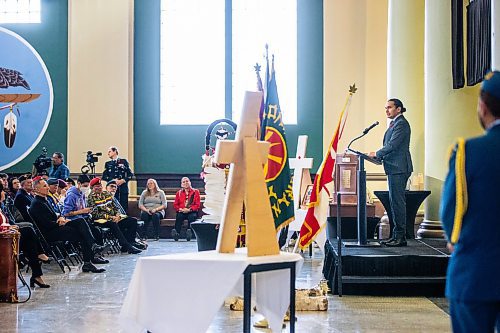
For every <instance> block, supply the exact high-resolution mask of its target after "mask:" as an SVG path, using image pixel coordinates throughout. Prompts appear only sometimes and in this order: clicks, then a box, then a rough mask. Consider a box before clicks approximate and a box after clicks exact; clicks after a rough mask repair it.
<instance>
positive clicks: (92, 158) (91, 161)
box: [80, 150, 102, 175]
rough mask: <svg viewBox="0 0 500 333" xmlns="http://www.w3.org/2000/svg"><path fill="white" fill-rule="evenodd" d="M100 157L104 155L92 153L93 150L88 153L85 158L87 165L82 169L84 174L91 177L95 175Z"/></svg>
mask: <svg viewBox="0 0 500 333" xmlns="http://www.w3.org/2000/svg"><path fill="white" fill-rule="evenodd" d="M99 156H102V153H92V151H91V150H89V151H87V157H86V158H85V162H87V164H85V165H84V166H82V168H81V169H80V170H81V171H82V173H83V174H88V173H90V174H91V175H95V164H96V163H97V161H98V160H99Z"/></svg>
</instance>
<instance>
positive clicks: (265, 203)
mask: <svg viewBox="0 0 500 333" xmlns="http://www.w3.org/2000/svg"><path fill="white" fill-rule="evenodd" d="M261 101H262V92H249V91H247V92H246V93H245V99H244V102H243V112H242V114H241V120H240V123H239V125H238V129H237V130H236V137H235V139H234V140H223V141H222V140H219V141H217V145H216V148H215V156H214V160H215V163H219V164H220V163H223V164H229V163H231V167H230V169H229V176H228V181H227V186H226V197H225V199H224V207H223V210H222V221H221V224H220V230H219V238H218V239H217V251H218V252H220V253H233V252H234V248H235V245H236V238H237V235H238V227H239V223H240V219H241V212H242V209H243V203H244V204H245V224H246V238H245V240H246V244H247V248H248V256H251V257H253V256H264V255H275V254H279V247H278V242H277V240H276V229H275V226H274V218H273V214H272V211H271V203H270V201H269V194H268V192H267V186H266V182H265V175H264V170H263V165H264V164H265V163H266V161H267V155H268V152H269V142H266V141H257V129H258V126H259V110H260V105H261Z"/></svg>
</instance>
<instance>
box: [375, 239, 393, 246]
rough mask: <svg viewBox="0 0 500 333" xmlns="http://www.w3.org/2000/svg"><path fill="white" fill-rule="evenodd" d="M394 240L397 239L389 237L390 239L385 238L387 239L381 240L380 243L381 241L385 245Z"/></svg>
mask: <svg viewBox="0 0 500 333" xmlns="http://www.w3.org/2000/svg"><path fill="white" fill-rule="evenodd" d="M394 241H395V239H394V238H389V239H385V240H383V241H380V242H379V243H380V244H381V245H385V244H387V243H390V242H394Z"/></svg>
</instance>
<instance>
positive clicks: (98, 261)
mask: <svg viewBox="0 0 500 333" xmlns="http://www.w3.org/2000/svg"><path fill="white" fill-rule="evenodd" d="M91 263H93V264H96V265H103V264H109V260H107V259H104V258H102V257H94V258H93V259H92V260H91Z"/></svg>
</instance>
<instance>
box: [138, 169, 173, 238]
mask: <svg viewBox="0 0 500 333" xmlns="http://www.w3.org/2000/svg"><path fill="white" fill-rule="evenodd" d="M166 208H167V198H166V197H165V192H163V191H162V190H160V188H159V187H158V183H157V182H156V180H154V179H148V182H147V183H146V189H145V190H144V191H142V193H141V197H140V198H139V209H140V210H141V220H142V221H144V230H145V232H146V233H147V232H148V227H149V225H150V224H151V221H152V222H153V237H154V239H156V240H159V239H160V220H161V219H162V218H163V217H164V216H165V209H166ZM147 236H148V235H147V234H146V237H147Z"/></svg>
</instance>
